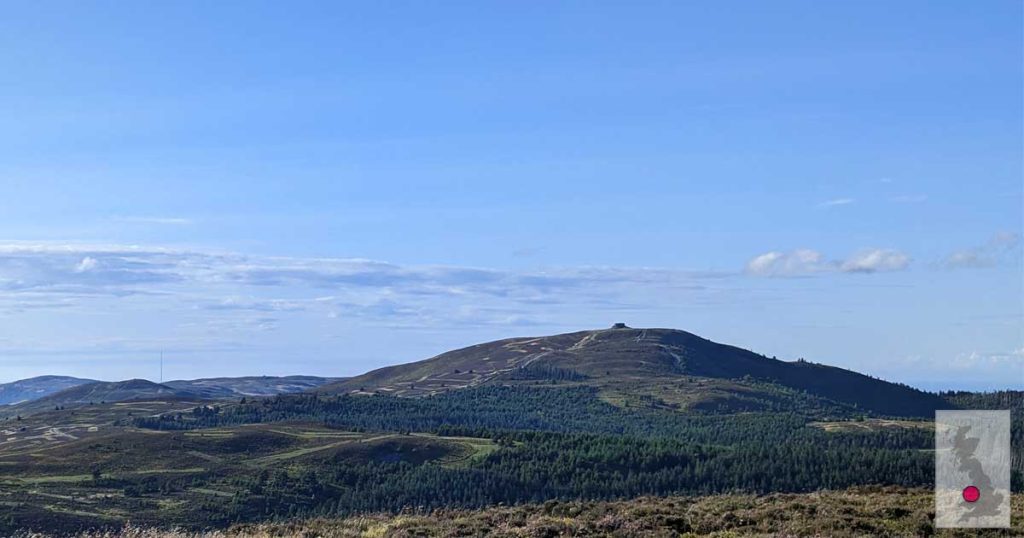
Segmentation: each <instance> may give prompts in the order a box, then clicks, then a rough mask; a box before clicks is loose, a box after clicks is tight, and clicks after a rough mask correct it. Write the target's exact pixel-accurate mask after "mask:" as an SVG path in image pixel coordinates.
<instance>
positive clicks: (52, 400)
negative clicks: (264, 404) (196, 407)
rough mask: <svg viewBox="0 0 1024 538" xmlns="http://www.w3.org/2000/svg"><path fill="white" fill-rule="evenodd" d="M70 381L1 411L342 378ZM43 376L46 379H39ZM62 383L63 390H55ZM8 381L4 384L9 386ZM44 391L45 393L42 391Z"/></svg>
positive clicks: (271, 391) (209, 396) (227, 392)
mask: <svg viewBox="0 0 1024 538" xmlns="http://www.w3.org/2000/svg"><path fill="white" fill-rule="evenodd" d="M46 379H47V378H35V381H33V380H26V381H22V382H15V383H11V384H9V385H16V384H19V383H20V384H25V383H26V382H28V381H33V382H34V383H35V384H40V383H43V381H46ZM56 379H65V380H66V381H62V382H61V381H55V380H50V382H49V383H46V386H47V387H48V388H49V390H47V391H46V392H45V393H44V394H41V393H39V392H36V393H32V394H28V395H31V396H34V397H32V398H28V397H25V398H22V399H20V400H18V401H17V402H15V404H14V405H9V406H7V407H6V408H0V414H3V415H12V414H22V415H27V414H31V413H36V412H40V411H49V410H53V409H55V408H58V407H67V408H73V407H80V406H83V405H89V404H99V403H116V402H127V401H132V400H157V399H168V398H173V399H188V400H225V399H234V398H240V397H245V396H254V397H257V396H273V395H275V394H290V393H296V392H303V391H307V390H311V389H315V388H316V387H319V386H321V385H323V384H325V383H328V382H331V381H337V380H338V378H324V377H315V376H288V377H238V378H211V379H196V380H189V381H185V380H181V381H169V382H167V383H163V384H161V383H154V382H152V381H147V380H145V379H131V380H127V381H113V382H106V381H91V380H83V379H76V378H56ZM39 380H43V381H39ZM61 384H63V385H64V386H65V388H63V390H52V389H53V388H55V387H59V386H60V385H61ZM6 386H7V385H2V386H0V388H2V387H6ZM40 394H41V395H40Z"/></svg>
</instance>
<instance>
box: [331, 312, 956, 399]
mask: <svg viewBox="0 0 1024 538" xmlns="http://www.w3.org/2000/svg"><path fill="white" fill-rule="evenodd" d="M531 370H532V371H539V372H545V371H546V372H548V373H549V374H550V376H554V377H558V378H559V379H560V380H571V381H575V382H577V383H580V384H586V385H595V386H608V385H612V384H615V385H618V384H622V383H637V382H645V381H646V382H658V383H661V384H672V383H679V382H685V381H687V380H691V379H693V378H701V379H708V380H732V381H734V382H738V383H742V388H743V391H745V392H747V393H748V395H750V394H749V393H751V392H758V391H760V392H762V394H761V395H760V396H755V397H759V398H760V399H762V400H764V399H768V400H770V399H772V398H773V397H775V396H777V395H778V391H777V390H763V391H761V390H760V389H769V388H771V387H775V388H782V389H784V390H785V389H789V390H793V391H799V392H801V393H806V394H809V395H812V396H815V397H817V398H820V399H824V400H828V401H831V402H834V403H838V404H840V405H845V406H849V407H851V408H856V409H860V410H862V411H864V412H871V413H876V414H883V415H891V416H920V417H926V416H931V415H932V414H933V413H934V411H935V409H940V408H943V407H944V406H947V405H948V404H947V403H946V402H944V401H943V400H942V399H941V398H939V397H938V396H936V395H934V394H930V393H926V392H922V391H918V390H915V389H913V388H910V387H907V386H903V385H898V384H894V383H889V382H886V381H883V380H880V379H874V378H871V377H868V376H865V375H862V374H859V373H856V372H852V371H849V370H844V369H841V368H835V367H831V366H825V365H821V364H814V363H809V362H805V361H796V362H786V361H780V360H776V359H772V358H768V357H765V356H763V355H759V354H756V353H753V352H751V351H747V350H744V349H740V348H737V347H733V346H728V345H724V344H719V343H716V342H712V341H710V340H707V339H704V338H701V337H699V336H696V335H693V334H690V333H687V332H684V331H678V330H672V329H630V328H612V329H606V330H597V331H582V332H576V333H568V334H560V335H555V336H547V337H536V338H512V339H507V340H499V341H496V342H489V343H485V344H479V345H475V346H470V347H467V348H463V349H458V350H455V351H450V352H448V353H443V354H441V355H438V356H436V357H434V358H431V359H427V360H425V361H420V362H414V363H410V364H403V365H399V366H392V367H388V368H382V369H379V370H375V371H373V372H369V373H367V374H364V375H361V376H357V377H354V378H351V379H347V380H344V381H341V382H337V383H331V384H328V385H325V386H324V387H321V389H320V390H321V391H322V392H328V393H350V392H355V393H360V392H362V393H368V392H383V393H388V394H397V395H403V396H422V395H427V394H436V393H438V392H444V391H446V390H450V389H458V388H466V387H472V386H480V385H487V384H496V383H508V382H512V381H517V380H522V378H523V377H524V376H523V375H521V373H522V372H525V371H531ZM525 377H526V378H529V376H525ZM541 377H543V375H542V376H541ZM719 386H720V387H721V386H722V385H719ZM727 392H728V391H720V393H719V399H722V397H723V396H725V395H726V393H727ZM714 405H715V404H714V403H712V405H711V406H712V407H714Z"/></svg>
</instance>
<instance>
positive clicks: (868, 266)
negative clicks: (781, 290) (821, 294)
mask: <svg viewBox="0 0 1024 538" xmlns="http://www.w3.org/2000/svg"><path fill="white" fill-rule="evenodd" d="M909 264H910V257H909V256H907V255H906V254H904V253H902V252H899V251H896V250H887V249H871V250H863V251H861V252H858V253H856V254H854V255H853V256H851V257H849V258H847V259H845V260H826V259H825V257H824V256H823V255H822V254H821V253H820V252H818V251H816V250H811V249H797V250H794V251H791V252H779V251H772V252H766V253H764V254H761V255H759V256H755V257H754V258H753V259H751V260H750V261H749V262H747V266H746V272H747V274H750V275H755V276H805V275H812V274H818V273H830V272H842V273H875V272H881V271H900V270H903V269H906V268H907V266H908V265H909Z"/></svg>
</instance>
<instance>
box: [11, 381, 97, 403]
mask: <svg viewBox="0 0 1024 538" xmlns="http://www.w3.org/2000/svg"><path fill="white" fill-rule="evenodd" d="M88 383H95V381H94V380H92V379H79V378H77V377H67V376H59V375H45V376H41V377H33V378H31V379H22V380H20V381H14V382H11V383H4V384H0V406H3V405H14V404H19V403H22V402H30V401H32V400H38V399H39V398H43V397H45V396H49V395H50V394H53V393H56V392H60V391H62V390H65V389H69V388H72V387H77V386H79V385H85V384H88Z"/></svg>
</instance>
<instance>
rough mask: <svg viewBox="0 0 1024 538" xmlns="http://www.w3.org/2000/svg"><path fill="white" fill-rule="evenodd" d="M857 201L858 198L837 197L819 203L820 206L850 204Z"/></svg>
mask: <svg viewBox="0 0 1024 538" xmlns="http://www.w3.org/2000/svg"><path fill="white" fill-rule="evenodd" d="M856 201H857V200H855V199H853V198H836V199H834V200H825V201H824V202H822V203H820V204H818V207H837V206H841V205H850V204H852V203H854V202H856Z"/></svg>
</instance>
